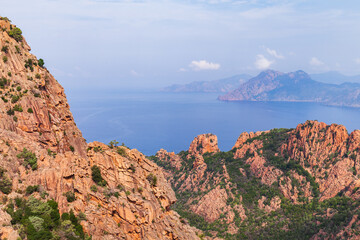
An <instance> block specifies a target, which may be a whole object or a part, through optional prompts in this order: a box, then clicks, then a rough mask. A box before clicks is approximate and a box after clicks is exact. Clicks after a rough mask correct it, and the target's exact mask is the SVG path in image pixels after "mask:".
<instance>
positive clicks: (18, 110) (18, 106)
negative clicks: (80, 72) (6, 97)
mask: <svg viewBox="0 0 360 240" xmlns="http://www.w3.org/2000/svg"><path fill="white" fill-rule="evenodd" d="M13 109H14V111H16V112H22V111H23V109H22V107H21V105H20V104H16V105H15V106H14V108H13Z"/></svg>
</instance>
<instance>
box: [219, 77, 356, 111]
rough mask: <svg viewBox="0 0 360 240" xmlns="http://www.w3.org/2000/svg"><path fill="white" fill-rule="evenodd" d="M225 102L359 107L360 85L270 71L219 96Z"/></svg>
mask: <svg viewBox="0 0 360 240" xmlns="http://www.w3.org/2000/svg"><path fill="white" fill-rule="evenodd" d="M219 100H222V101H287V102H317V103H323V104H327V105H333V106H349V107H360V84H356V83H344V84H341V85H336V84H325V83H321V82H317V81H314V80H312V79H311V77H310V76H309V75H308V74H307V73H305V72H303V71H297V72H291V73H282V72H277V71H272V70H267V71H264V72H262V73H260V74H259V75H258V76H256V77H254V78H252V79H250V80H249V81H248V82H246V83H244V84H242V85H241V86H240V87H239V88H237V89H236V90H233V91H230V92H229V93H227V94H225V95H222V96H219Z"/></svg>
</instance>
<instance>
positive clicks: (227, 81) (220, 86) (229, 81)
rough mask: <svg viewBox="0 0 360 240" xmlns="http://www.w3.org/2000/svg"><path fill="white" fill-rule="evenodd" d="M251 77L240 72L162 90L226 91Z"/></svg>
mask: <svg viewBox="0 0 360 240" xmlns="http://www.w3.org/2000/svg"><path fill="white" fill-rule="evenodd" d="M250 78H251V76H250V75H247V74H240V75H236V76H232V77H229V78H224V79H219V80H215V81H202V82H197V81H195V82H191V83H188V84H175V85H171V86H169V87H165V88H163V89H161V90H162V91H164V92H205V93H226V92H229V91H232V90H234V89H236V88H237V87H239V86H240V85H241V84H243V83H244V82H246V81H247V80H249V79H250Z"/></svg>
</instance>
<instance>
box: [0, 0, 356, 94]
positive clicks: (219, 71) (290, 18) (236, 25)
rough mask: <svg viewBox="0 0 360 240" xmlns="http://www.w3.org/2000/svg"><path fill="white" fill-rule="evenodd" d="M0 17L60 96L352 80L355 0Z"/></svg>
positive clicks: (44, 8)
mask: <svg viewBox="0 0 360 240" xmlns="http://www.w3.org/2000/svg"><path fill="white" fill-rule="evenodd" d="M0 15H1V16H7V17H9V18H10V19H11V20H12V22H13V23H14V24H16V25H17V26H19V27H20V28H21V29H22V30H23V34H24V36H25V37H26V39H27V41H28V43H29V44H30V46H31V47H32V52H33V53H34V54H35V55H37V56H38V57H39V58H43V59H44V60H45V63H46V66H47V67H48V69H49V70H50V71H51V72H52V73H53V75H55V77H56V78H57V79H58V80H59V81H60V82H61V83H62V84H63V85H64V86H65V87H66V88H69V87H72V88H75V89H76V88H81V87H82V88H112V89H129V88H143V87H145V88H157V87H161V86H166V85H169V84H172V83H187V82H190V81H194V80H213V79H218V78H222V77H229V76H232V75H235V74H239V73H250V74H253V75H255V74H257V73H258V72H260V71H261V70H263V69H267V68H271V69H275V70H280V71H285V72H289V71H295V70H298V69H302V70H305V71H307V72H309V73H318V72H325V71H329V70H336V71H340V72H342V73H344V74H351V75H354V74H360V1H358V0H293V1H286V0H264V1H260V0H238V1H236V0H197V1H196V0H195V1H186V0H184V1H171V0H162V1H161V0H159V1H158V0H151V1H148V0H133V1H132V0H31V1H29V0H11V1H10V0H0Z"/></svg>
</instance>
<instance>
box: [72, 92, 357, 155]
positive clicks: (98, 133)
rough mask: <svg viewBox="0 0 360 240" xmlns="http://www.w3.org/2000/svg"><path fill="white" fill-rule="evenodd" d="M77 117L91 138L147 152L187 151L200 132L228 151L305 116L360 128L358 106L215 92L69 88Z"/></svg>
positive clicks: (296, 122)
mask: <svg viewBox="0 0 360 240" xmlns="http://www.w3.org/2000/svg"><path fill="white" fill-rule="evenodd" d="M68 98H69V102H70V106H71V110H72V112H73V114H74V117H75V121H76V123H77V125H78V127H79V128H80V130H81V131H82V133H83V136H84V137H85V139H86V140H87V141H88V142H91V141H100V142H104V143H108V142H110V141H111V140H113V139H116V140H118V141H119V142H120V143H122V142H124V143H125V145H126V146H129V147H130V148H136V149H138V150H140V151H141V152H143V153H144V154H146V155H153V154H155V153H156V152H157V151H158V150H159V149H160V148H164V149H166V150H168V151H175V152H176V153H177V152H179V151H181V150H187V149H188V148H189V145H190V143H191V141H192V140H193V139H194V137H196V136H197V135H198V134H202V133H213V134H215V135H217V136H218V140H219V147H220V149H221V150H222V151H228V150H230V149H231V148H232V146H233V145H234V144H235V141H236V139H237V138H238V137H239V135H240V134H241V133H242V132H244V131H247V132H249V131H261V130H269V129H272V128H295V127H296V125H297V124H299V123H303V122H305V121H306V120H315V119H316V120H319V121H323V122H325V123H327V124H331V123H337V124H343V125H345V126H346V128H347V129H348V131H349V132H351V131H353V130H354V129H359V128H360V121H359V119H360V109H357V108H342V107H330V106H324V105H320V104H314V103H286V102H221V101H218V100H216V98H217V94H202V93H200V94H199V93H196V94H194V93H185V94H184V93H177V94H173V93H159V92H138V93H135V92H131V93H129V92H127V93H125V92H121V93H119V92H107V93H104V94H103V95H102V94H100V95H99V94H98V93H97V94H91V93H79V92H77V93H75V92H70V93H68Z"/></svg>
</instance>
